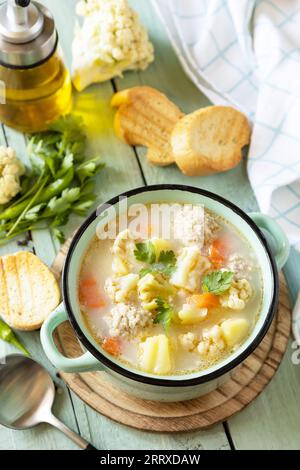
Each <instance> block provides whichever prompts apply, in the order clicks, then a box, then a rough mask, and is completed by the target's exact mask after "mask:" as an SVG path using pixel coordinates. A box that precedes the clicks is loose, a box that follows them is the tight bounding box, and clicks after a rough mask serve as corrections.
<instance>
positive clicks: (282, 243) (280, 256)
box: [248, 212, 290, 271]
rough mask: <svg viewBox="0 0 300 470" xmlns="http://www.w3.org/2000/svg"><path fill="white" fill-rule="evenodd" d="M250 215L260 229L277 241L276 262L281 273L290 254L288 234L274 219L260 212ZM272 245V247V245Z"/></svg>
mask: <svg viewBox="0 0 300 470" xmlns="http://www.w3.org/2000/svg"><path fill="white" fill-rule="evenodd" d="M248 215H249V217H250V218H251V219H252V220H253V222H255V223H256V225H257V226H258V227H259V228H260V229H263V230H265V231H266V232H267V233H268V234H270V235H271V236H272V237H273V239H274V241H275V250H274V251H275V253H274V256H275V261H276V264H277V267H278V270H279V271H281V269H282V268H283V266H284V265H285V263H286V261H287V259H288V257H289V253H290V244H289V241H288V238H287V236H286V234H285V233H284V231H283V230H282V228H281V227H280V226H279V225H278V223H277V222H275V220H274V219H272V217H270V216H268V215H266V214H261V213H260V212H252V213H250V214H248ZM270 245H271V246H272V244H270Z"/></svg>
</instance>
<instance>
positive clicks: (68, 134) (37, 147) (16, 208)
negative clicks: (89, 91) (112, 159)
mask: <svg viewBox="0 0 300 470" xmlns="http://www.w3.org/2000/svg"><path fill="white" fill-rule="evenodd" d="M85 147H86V135H85V132H84V123H83V120H82V119H81V118H80V117H78V116H75V115H73V114H69V115H67V116H65V117H62V118H60V119H59V120H58V121H57V122H56V123H55V124H54V125H52V126H51V128H50V129H49V131H47V132H43V133H39V134H34V135H33V136H31V137H30V139H29V143H28V154H29V158H30V162H31V166H32V169H31V171H30V172H29V173H27V175H26V176H25V177H24V178H23V180H22V191H21V193H20V194H19V195H18V196H17V197H16V198H15V199H14V200H13V202H12V203H10V204H9V205H8V206H7V207H4V210H2V213H1V214H0V244H4V243H6V242H7V241H8V240H10V239H12V238H14V237H16V236H17V235H20V234H22V233H24V232H27V231H29V230H35V229H39V228H49V227H50V228H51V230H52V232H53V235H54V236H55V237H56V238H57V239H58V240H59V241H60V242H63V241H64V239H65V237H64V234H63V232H62V230H61V227H63V226H64V225H66V223H67V222H68V219H69V216H70V214H72V213H74V214H78V215H80V216H84V215H86V213H87V212H88V211H89V210H90V209H91V207H92V206H93V204H94V201H95V194H94V181H93V178H94V176H95V175H96V174H97V173H99V171H101V170H102V168H103V167H104V165H103V163H101V161H100V159H99V158H98V157H97V158H92V159H90V160H86V159H85Z"/></svg>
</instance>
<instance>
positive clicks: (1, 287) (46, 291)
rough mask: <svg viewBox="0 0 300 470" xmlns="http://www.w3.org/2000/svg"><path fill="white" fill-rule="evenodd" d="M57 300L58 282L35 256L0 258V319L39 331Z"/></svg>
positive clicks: (24, 254) (22, 253)
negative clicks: (0, 317)
mask: <svg viewBox="0 0 300 470" xmlns="http://www.w3.org/2000/svg"><path fill="white" fill-rule="evenodd" d="M59 301H60V290H59V287H58V284H57V281H56V279H55V277H54V275H53V274H52V272H51V271H50V270H49V268H48V267H47V266H46V265H45V264H44V263H42V261H40V260H39V258H37V257H36V256H35V255H33V254H32V253H28V252H19V253H16V254H13V255H7V256H2V257H1V258H0V316H2V317H3V319H4V320H5V321H6V322H7V323H8V324H9V325H10V326H11V327H13V328H16V329H17V330H22V331H31V330H37V329H39V328H40V327H41V326H42V324H43V323H44V321H45V320H46V318H47V317H48V315H49V314H50V313H51V312H52V311H53V310H54V309H55V308H56V307H57V305H58V304H59Z"/></svg>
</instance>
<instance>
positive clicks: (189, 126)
mask: <svg viewBox="0 0 300 470" xmlns="http://www.w3.org/2000/svg"><path fill="white" fill-rule="evenodd" d="M249 141H250V126H249V122H248V120H247V118H246V116H244V115H243V114H242V113H241V112H239V111H237V110H236V109H234V108H231V107H229V106H209V107H207V108H202V109H199V110H198V111H195V112H194V113H191V114H188V115H187V116H185V117H183V118H182V119H180V121H178V123H177V124H176V125H175V127H174V129H173V132H172V135H171V146H172V153H173V155H174V158H175V161H176V163H177V165H178V166H179V168H180V170H181V171H182V172H183V173H184V174H185V175H188V176H197V175H208V174H210V173H217V172H222V171H227V170H230V169H231V168H233V167H235V166H236V165H238V163H239V162H240V160H241V158H242V148H243V147H244V146H245V145H247V144H249Z"/></svg>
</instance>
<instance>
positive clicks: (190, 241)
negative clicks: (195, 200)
mask: <svg viewBox="0 0 300 470" xmlns="http://www.w3.org/2000/svg"><path fill="white" fill-rule="evenodd" d="M174 238H176V239H178V240H180V241H181V242H182V244H183V245H196V244H197V245H198V248H199V249H201V247H202V246H203V243H204V209H203V207H202V206H200V205H192V204H182V205H178V206H177V207H176V212H175V214H174Z"/></svg>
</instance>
